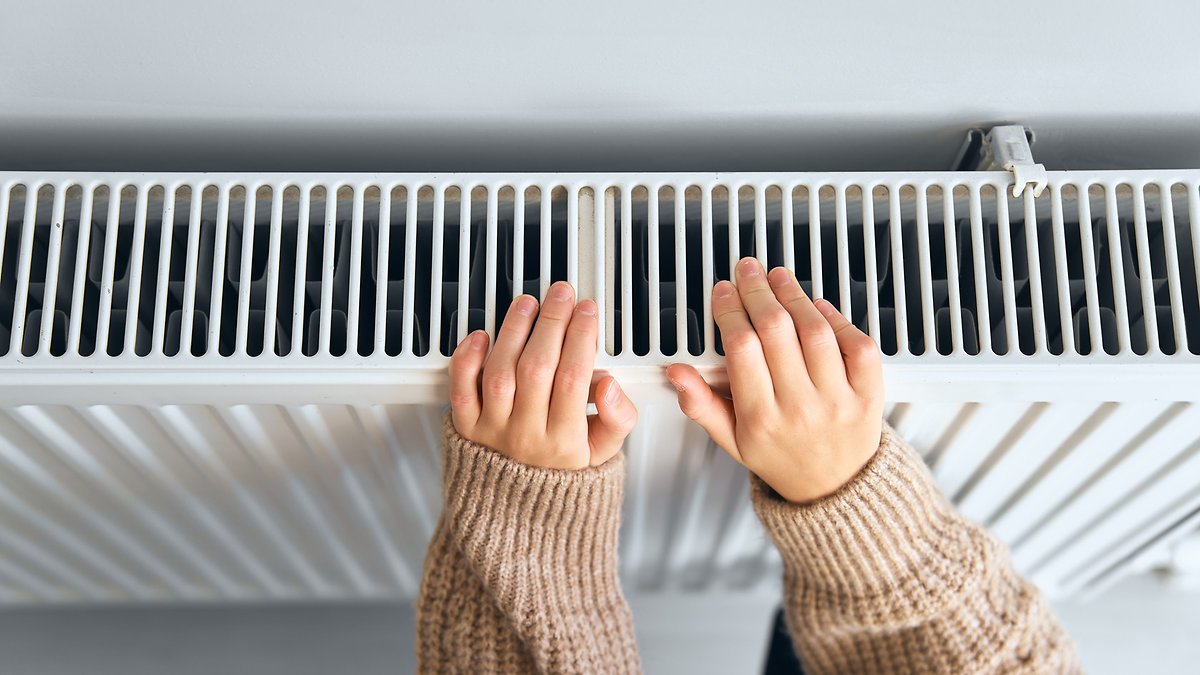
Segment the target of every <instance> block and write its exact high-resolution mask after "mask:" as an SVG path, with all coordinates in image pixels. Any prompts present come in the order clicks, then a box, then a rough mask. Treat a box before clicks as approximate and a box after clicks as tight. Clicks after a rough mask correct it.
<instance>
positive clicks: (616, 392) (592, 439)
mask: <svg viewBox="0 0 1200 675" xmlns="http://www.w3.org/2000/svg"><path fill="white" fill-rule="evenodd" d="M635 424H637V408H636V407H634V405H633V401H631V400H629V397H628V396H626V395H625V392H624V391H623V390H622V389H621V386H620V385H618V384H617V381H616V380H615V379H613V378H612V377H606V378H604V379H602V380H600V382H599V383H597V385H596V415H595V417H592V418H590V419H588V444H589V445H590V446H591V448H592V458H591V465H592V466H599V465H601V464H603V463H605V462H607V461H608V460H609V459H611V458H612V456H613V455H615V454H617V453H618V452H620V450H621V446H622V445H623V444H624V443H625V437H626V436H628V435H629V432H630V431H633V427H634V425H635Z"/></svg>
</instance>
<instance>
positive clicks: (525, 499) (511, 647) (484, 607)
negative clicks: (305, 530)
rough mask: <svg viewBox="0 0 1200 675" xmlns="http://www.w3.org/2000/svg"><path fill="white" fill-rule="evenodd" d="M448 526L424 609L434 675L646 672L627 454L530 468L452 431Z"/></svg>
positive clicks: (426, 649) (424, 662)
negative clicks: (629, 541)
mask: <svg viewBox="0 0 1200 675" xmlns="http://www.w3.org/2000/svg"><path fill="white" fill-rule="evenodd" d="M443 434H444V438H445V465H444V473H443V507H442V515H441V519H440V520H439V522H438V526H437V530H436V531H435V533H434V536H433V540H432V542H431V543H430V546H429V550H428V553H427V554H426V558H425V572H424V576H423V578H422V580H421V591H420V598H419V600H418V602H417V661H418V664H419V669H420V671H421V672H422V673H529V672H540V673H628V672H637V671H638V670H639V663H638V654H637V648H636V645H635V642H634V634H633V619H632V615H631V613H630V611H629V607H628V605H627V604H626V603H625V598H624V596H622V594H621V589H620V586H619V583H618V579H617V528H618V525H619V519H620V509H621V489H622V482H623V480H624V470H625V460H624V455H622V454H618V455H616V456H615V457H614V458H613V459H611V460H609V461H608V462H606V463H605V464H604V465H602V466H599V467H592V468H588V469H582V470H579V471H564V470H556V469H540V468H536V467H531V466H527V465H524V464H520V463H518V462H515V461H513V460H510V459H508V458H506V457H504V456H503V455H501V454H499V453H497V452H495V451H494V450H491V449H489V448H487V447H484V446H482V445H478V444H476V443H472V442H471V441H468V440H466V439H465V438H463V437H462V436H460V435H458V433H457V432H456V431H455V430H454V426H453V424H452V423H451V421H450V418H449V416H448V415H447V417H446V420H445V422H444V426H443Z"/></svg>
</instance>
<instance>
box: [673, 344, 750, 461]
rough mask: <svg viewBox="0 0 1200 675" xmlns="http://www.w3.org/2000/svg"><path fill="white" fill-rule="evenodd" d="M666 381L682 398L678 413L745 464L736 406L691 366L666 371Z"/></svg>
mask: <svg viewBox="0 0 1200 675" xmlns="http://www.w3.org/2000/svg"><path fill="white" fill-rule="evenodd" d="M667 379H668V380H670V381H671V384H672V385H673V386H674V387H675V391H676V392H678V396H679V409H680V410H682V411H683V414H684V415H687V416H688V417H689V418H691V419H693V420H695V421H696V423H697V424H699V425H700V426H701V427H703V428H704V430H705V431H706V432H708V435H709V436H711V437H712V439H713V442H715V443H716V444H717V445H719V446H721V448H723V449H724V450H725V452H728V453H729V455H730V456H731V457H733V458H734V459H736V460H737V461H739V462H741V461H742V455H741V453H740V452H739V451H738V447H737V440H736V436H735V434H734V428H735V424H736V420H735V417H734V413H733V403H732V402H731V401H729V399H726V398H723V397H721V396H720V395H718V394H717V392H715V391H714V390H713V388H712V387H710V386H709V384H708V383H707V382H705V381H704V377H702V376H701V375H700V372H699V371H697V370H696V369H695V368H693V367H692V366H689V365H685V364H682V363H676V364H674V365H671V366H668V367H667Z"/></svg>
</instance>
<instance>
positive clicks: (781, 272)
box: [767, 267, 792, 288]
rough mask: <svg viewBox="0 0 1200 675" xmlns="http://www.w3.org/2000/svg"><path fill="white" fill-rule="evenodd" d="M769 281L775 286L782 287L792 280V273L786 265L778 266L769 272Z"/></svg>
mask: <svg viewBox="0 0 1200 675" xmlns="http://www.w3.org/2000/svg"><path fill="white" fill-rule="evenodd" d="M767 281H769V282H770V283H771V286H772V287H773V288H782V287H784V286H787V285H788V284H789V283H791V282H792V273H791V272H790V271H788V269H787V268H786V267H776V268H775V269H773V270H771V272H770V273H769V274H767Z"/></svg>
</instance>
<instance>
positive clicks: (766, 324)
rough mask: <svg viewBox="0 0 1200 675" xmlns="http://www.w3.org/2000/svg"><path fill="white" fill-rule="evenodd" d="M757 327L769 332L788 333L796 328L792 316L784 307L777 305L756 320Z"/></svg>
mask: <svg viewBox="0 0 1200 675" xmlns="http://www.w3.org/2000/svg"><path fill="white" fill-rule="evenodd" d="M755 328H757V329H758V330H760V331H763V332H767V333H786V332H788V331H794V330H795V329H796V328H795V326H794V325H793V324H792V317H791V315H790V314H788V313H787V311H785V310H784V309H783V308H782V307H776V308H772V309H769V310H767V311H766V312H764V313H763V314H762V316H761V317H760V318H759V319H758V321H756V322H755Z"/></svg>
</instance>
